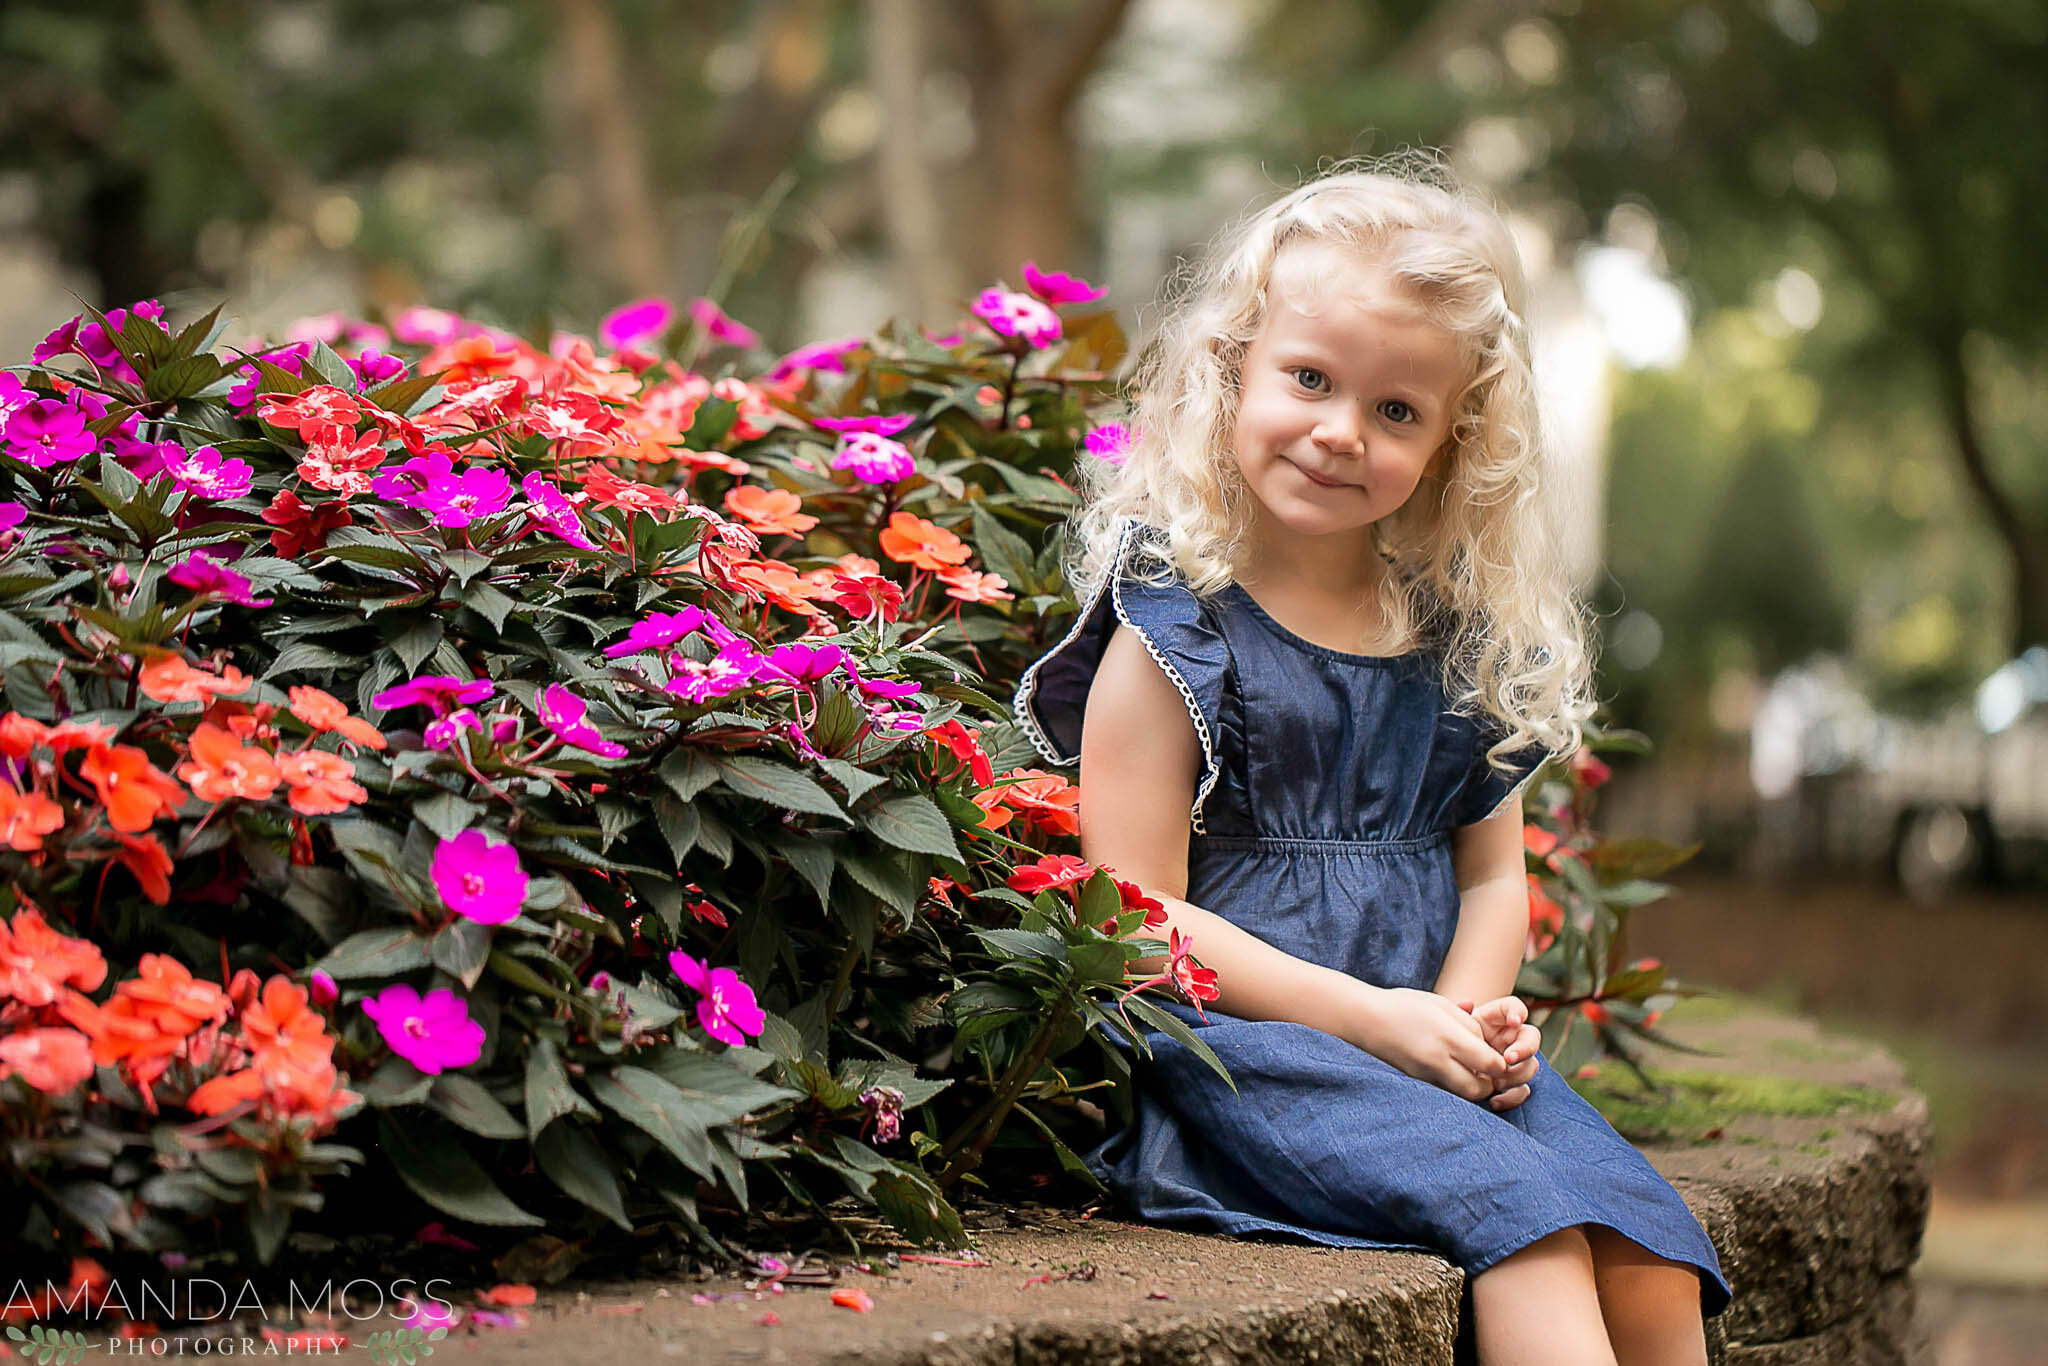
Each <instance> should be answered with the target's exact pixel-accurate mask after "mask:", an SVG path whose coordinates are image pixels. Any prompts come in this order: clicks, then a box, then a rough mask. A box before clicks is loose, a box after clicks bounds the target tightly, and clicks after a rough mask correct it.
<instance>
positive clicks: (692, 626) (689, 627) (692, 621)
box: [604, 607, 715, 659]
mask: <svg viewBox="0 0 2048 1366" xmlns="http://www.w3.org/2000/svg"><path fill="white" fill-rule="evenodd" d="M706 619H707V618H706V614H705V611H704V609H703V608H701V607H685V608H683V609H682V610H681V611H679V612H655V613H652V614H650V615H649V616H647V617H646V618H644V619H643V620H640V621H636V622H634V623H633V629H632V630H630V631H628V632H627V633H626V638H625V639H624V640H622V641H620V642H618V643H617V644H616V645H607V646H605V650H604V655H605V658H606V659H617V658H618V657H619V656H621V655H637V654H640V653H642V652H643V651H646V650H660V649H665V648H666V647H668V646H670V645H673V644H675V643H676V642H677V641H679V640H682V639H684V638H685V637H687V636H691V635H695V634H696V632H697V629H698V628H699V627H701V626H703V625H704V623H705V621H706ZM712 619H713V620H715V618H712Z"/></svg>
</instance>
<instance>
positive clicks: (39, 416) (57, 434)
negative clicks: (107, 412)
mask: <svg viewBox="0 0 2048 1366" xmlns="http://www.w3.org/2000/svg"><path fill="white" fill-rule="evenodd" d="M85 423H86V416H85V414H84V413H83V412H81V411H80V410H79V409H77V408H74V407H72V406H71V405H70V404H68V403H64V402H60V401H59V400H57V399H54V398H42V399H37V400H35V401H34V402H33V403H30V404H28V405H27V406H26V407H22V408H19V409H16V410H15V413H14V415H13V416H12V417H10V418H8V419H7V425H6V427H4V428H0V446H4V447H5V449H6V452H7V454H9V455H11V456H13V457H14V458H15V459H16V460H19V461H21V462H22V463H23V464H24V465H34V466H35V467H36V468H37V469H39V470H46V469H48V468H50V466H52V465H55V464H58V463H59V462H62V461H69V460H77V459H79V458H80V457H82V456H87V455H91V454H92V452H93V448H94V447H96V446H98V445H99V438H98V437H96V436H94V435H93V434H92V433H91V432H89V431H87V430H86V429H85Z"/></svg>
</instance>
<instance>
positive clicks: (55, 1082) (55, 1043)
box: [0, 1029, 92, 1096]
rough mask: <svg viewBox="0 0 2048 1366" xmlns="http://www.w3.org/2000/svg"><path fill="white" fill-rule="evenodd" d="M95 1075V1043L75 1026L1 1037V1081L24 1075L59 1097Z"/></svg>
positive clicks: (34, 1084)
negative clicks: (93, 1058) (93, 1045)
mask: <svg viewBox="0 0 2048 1366" xmlns="http://www.w3.org/2000/svg"><path fill="white" fill-rule="evenodd" d="M91 1076H92V1042H91V1040H89V1039H87V1038H86V1037H85V1035H83V1034H81V1033H79V1032H78V1031H77V1030H75V1029H24V1030H20V1031H18V1032H17V1033H13V1034H9V1035H7V1036H6V1037H4V1038H0V1081H5V1080H7V1078H9V1077H20V1078H21V1079H22V1080H23V1081H25V1082H27V1083H28V1084H29V1085H30V1086H31V1087H33V1088H35V1089H36V1090H38V1091H41V1092H43V1093H44V1094H45V1095H51V1096H57V1095H62V1094H63V1093H64V1092H66V1091H69V1090H70V1089H71V1088H72V1087H74V1086H76V1085H78V1083H80V1082H82V1081H85V1080H86V1079H87V1078H89V1077H91Z"/></svg>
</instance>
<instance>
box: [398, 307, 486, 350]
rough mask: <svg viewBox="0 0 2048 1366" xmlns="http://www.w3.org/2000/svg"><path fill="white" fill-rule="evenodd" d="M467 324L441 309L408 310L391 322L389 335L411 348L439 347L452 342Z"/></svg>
mask: <svg viewBox="0 0 2048 1366" xmlns="http://www.w3.org/2000/svg"><path fill="white" fill-rule="evenodd" d="M467 327H468V324H466V323H464V322H463V321H462V319H461V318H460V317H459V316H457V315H456V314H453V313H450V312H448V311H447V310H446V309H441V308H408V309H406V310H405V311H404V312H403V313H400V314H399V315H398V316H397V317H396V318H393V319H392V320H391V335H392V336H394V337H396V338H398V339H399V340H400V341H402V342H406V343H408V344H410V345H413V346H439V345H440V344H441V343H442V342H451V341H454V340H455V339H456V338H457V337H459V336H461V335H462V334H463V332H464V331H465V330H466V329H467Z"/></svg>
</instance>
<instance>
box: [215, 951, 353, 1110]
mask: <svg viewBox="0 0 2048 1366" xmlns="http://www.w3.org/2000/svg"><path fill="white" fill-rule="evenodd" d="M240 1019H241V1026H242V1043H243V1045H244V1046H245V1047H246V1048H247V1049H248V1050H249V1053H250V1055H251V1060H250V1065H249V1066H248V1067H246V1068H243V1069H242V1070H240V1071H236V1072H229V1073H223V1074H222V1075H220V1076H217V1077H214V1078H212V1079H211V1080H209V1081H207V1082H205V1083H203V1084H202V1085H201V1086H199V1087H198V1089H196V1090H195V1091H193V1092H192V1094H191V1095H190V1096H189V1097H187V1098H186V1101H185V1107H186V1108H187V1109H189V1110H192V1111H194V1112H195V1113H198V1114H204V1115H216V1114H219V1113H221V1112H222V1111H224V1110H228V1109H232V1108H233V1107H235V1106H237V1105H241V1104H244V1103H245V1102H250V1101H261V1102H263V1103H264V1105H265V1107H266V1108H268V1109H269V1110H270V1111H272V1112H274V1113H277V1114H284V1115H310V1116H314V1117H316V1118H317V1119H319V1120H321V1121H322V1122H332V1121H333V1120H334V1119H337V1118H339V1112H340V1111H341V1110H342V1109H344V1108H345V1107H347V1106H348V1105H351V1104H353V1103H354V1102H355V1101H356V1100H358V1099H360V1097H358V1096H356V1095H355V1094H354V1093H353V1092H349V1091H343V1090H341V1089H340V1076H339V1074H338V1073H337V1072H336V1071H335V1068H334V1040H333V1038H332V1037H331V1036H329V1035H328V1033H327V1022H326V1020H325V1019H323V1018H322V1017H321V1016H320V1014H319V1013H318V1012H317V1011H315V1010H313V1009H312V1008H311V1007H310V1006H308V1005H307V999H306V991H305V988H303V987H301V986H299V985H298V984H297V983H295V982H293V981H292V980H291V979H290V978H289V977H285V976H282V975H279V976H276V977H272V978H271V979H270V980H269V981H268V982H266V983H264V984H263V991H262V994H261V995H260V996H259V997H257V998H256V999H254V1000H252V1001H250V1002H248V1004H247V1005H245V1006H244V1007H243V1009H242V1011H241V1016H240Z"/></svg>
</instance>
